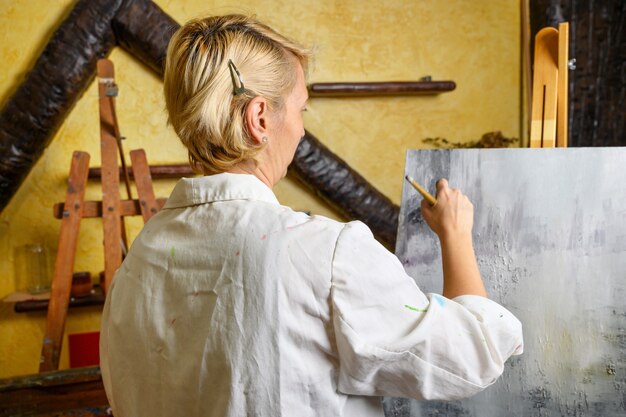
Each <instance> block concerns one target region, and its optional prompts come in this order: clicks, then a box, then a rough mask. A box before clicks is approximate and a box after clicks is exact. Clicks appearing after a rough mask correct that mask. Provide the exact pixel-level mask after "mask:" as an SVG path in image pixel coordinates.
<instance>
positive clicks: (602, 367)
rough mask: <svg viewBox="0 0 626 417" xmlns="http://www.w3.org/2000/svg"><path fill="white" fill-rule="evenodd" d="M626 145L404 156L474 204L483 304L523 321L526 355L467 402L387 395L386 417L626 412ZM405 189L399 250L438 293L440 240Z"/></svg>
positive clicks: (599, 416)
mask: <svg viewBox="0 0 626 417" xmlns="http://www.w3.org/2000/svg"><path fill="white" fill-rule="evenodd" d="M624 160H626V148H578V149H558V150H534V149H533V150H531V149H509V150H454V151H409V152H408V153H407V169H406V172H407V174H410V175H412V176H414V177H415V178H416V179H417V180H418V181H423V183H424V185H425V186H427V187H428V188H430V189H434V184H435V181H436V180H437V179H438V178H441V177H445V178H449V181H450V185H451V186H452V187H458V188H460V189H462V190H463V191H464V192H465V193H466V194H467V195H468V196H469V198H470V200H472V202H473V203H474V206H475V216H474V244H475V249H476V255H477V258H478V263H479V267H480V270H481V273H482V276H483V278H484V280H485V286H486V287H487V291H488V293H489V294H490V296H491V298H493V299H494V300H495V301H497V302H499V303H501V304H503V305H504V306H505V307H507V308H508V309H509V310H510V311H511V312H513V313H514V314H515V315H516V316H517V317H518V318H519V319H520V320H521V322H522V324H523V326H524V344H525V346H524V351H525V352H524V354H523V355H521V356H518V357H514V358H513V359H512V360H510V361H508V362H507V364H506V366H505V371H504V375H503V377H502V378H501V379H500V380H499V381H497V382H496V383H495V384H494V385H493V386H491V387H489V388H488V389H487V390H486V391H484V392H482V393H480V394H478V395H477V396H475V397H474V398H472V399H469V400H463V401H454V402H449V403H429V402H423V403H420V402H417V401H410V402H409V401H408V400H400V399H387V400H386V404H385V405H386V409H387V411H388V413H387V415H388V416H397V417H409V416H411V417H418V416H419V417H421V416H434V415H437V416H448V417H452V416H453V417H460V416H463V417H469V416H476V417H501V416H515V417H517V416H519V417H526V416H544V417H548V416H550V417H552V416H555V417H556V416H594V417H613V416H615V417H617V416H623V415H625V414H626V307H625V305H624V300H625V299H626V192H625V191H624V187H623V184H624V181H626V172H624V169H623V163H624ZM409 187H410V186H409V185H407V186H405V187H404V190H403V202H402V206H401V212H400V227H399V235H398V246H397V251H396V252H397V254H398V257H399V258H400V260H401V261H402V262H403V263H404V265H405V268H406V270H407V272H408V273H409V274H410V275H411V276H412V277H414V278H415V280H416V282H417V283H418V285H419V286H420V287H421V289H422V290H423V291H425V292H438V293H440V292H441V290H442V281H441V277H442V271H441V261H440V257H441V255H440V249H439V244H438V241H437V239H436V237H435V235H434V233H432V232H431V231H430V230H429V229H428V226H427V225H426V224H425V222H424V221H423V218H422V217H421V214H420V213H419V209H417V207H418V206H419V201H420V200H421V198H420V197H418V195H417V193H416V192H415V190H413V189H412V188H409Z"/></svg>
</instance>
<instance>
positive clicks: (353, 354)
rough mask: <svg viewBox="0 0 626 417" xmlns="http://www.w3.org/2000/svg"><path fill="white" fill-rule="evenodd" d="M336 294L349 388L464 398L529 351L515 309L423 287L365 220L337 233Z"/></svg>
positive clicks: (342, 386) (342, 373) (342, 381)
mask: <svg viewBox="0 0 626 417" xmlns="http://www.w3.org/2000/svg"><path fill="white" fill-rule="evenodd" d="M331 299H332V307H333V326H334V330H335V337H336V342H337V349H338V352H339V381H338V389H339V391H341V392H343V393H345V394H352V395H385V396H399V397H410V398H415V399H428V400H432V399H444V400H450V399H457V398H464V397H468V396H471V395H473V394H476V393H478V392H479V391H481V390H483V389H484V388H486V387H487V386H489V385H491V384H492V383H494V382H495V381H496V379H497V378H498V377H499V376H500V375H501V374H502V371H503V369H504V362H505V361H506V360H507V359H508V358H509V357H510V356H511V355H512V354H521V353H522V350H523V341H522V325H521V323H520V322H519V320H518V319H517V318H516V317H515V316H513V314H511V313H510V312H509V311H508V310H506V309H505V308H504V307H502V306H500V305H499V304H497V303H495V302H493V301H491V300H489V299H487V298H484V297H480V296H474V295H464V296H460V297H456V298H454V299H452V300H451V299H447V298H445V297H443V296H441V295H437V294H427V295H426V294H424V293H422V292H421V291H420V289H419V288H418V287H417V285H416V283H415V281H414V280H413V279H412V278H411V277H409V276H408V275H407V274H406V272H405V271H404V268H403V267H402V264H401V263H400V261H399V260H398V258H397V257H396V256H395V255H393V254H392V253H390V252H389V251H388V250H387V249H385V248H384V247H383V246H382V245H380V244H379V243H378V242H377V241H376V240H375V239H374V238H373V236H372V233H371V232H370V230H369V229H368V228H367V226H365V225H364V224H363V223H361V222H351V223H348V224H347V225H346V226H345V227H344V229H343V230H342V232H341V233H340V235H339V237H338V239H337V245H336V248H335V254H334V258H333V265H332V289H331Z"/></svg>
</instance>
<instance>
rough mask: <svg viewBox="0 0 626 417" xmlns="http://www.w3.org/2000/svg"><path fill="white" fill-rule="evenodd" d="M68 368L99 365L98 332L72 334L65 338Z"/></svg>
mask: <svg viewBox="0 0 626 417" xmlns="http://www.w3.org/2000/svg"><path fill="white" fill-rule="evenodd" d="M67 338H68V340H69V346H70V368H80V367H83V366H94V365H100V332H91V333H74V334H70V335H68V336H67Z"/></svg>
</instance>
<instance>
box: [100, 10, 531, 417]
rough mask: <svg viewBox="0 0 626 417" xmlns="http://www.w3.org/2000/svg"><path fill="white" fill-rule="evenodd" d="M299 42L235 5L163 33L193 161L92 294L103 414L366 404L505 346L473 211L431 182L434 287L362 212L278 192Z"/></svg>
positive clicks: (295, 102)
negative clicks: (97, 315)
mask: <svg viewBox="0 0 626 417" xmlns="http://www.w3.org/2000/svg"><path fill="white" fill-rule="evenodd" d="M307 60H308V52H307V51H306V50H305V49H303V48H301V47H300V46H298V45H296V44H295V43H293V42H292V41H290V40H288V39H286V38H284V37H283V36H281V35H279V34H278V33H276V32H275V31H273V30H272V29H270V28H268V27H267V26H265V25H263V24H261V23H259V22H257V21H255V20H253V19H251V18H248V17H244V16H223V17H210V18H206V19H200V20H194V21H191V22H189V23H187V24H186V25H185V26H183V27H182V28H181V29H180V30H179V31H178V32H177V33H176V34H175V35H174V36H173V38H172V40H171V43H170V46H169V49H168V54H167V62H166V70H165V87H164V88H165V98H166V104H167V110H168V113H169V121H170V123H171V124H172V126H173V127H174V129H175V130H176V133H177V134H178V136H179V137H180V138H181V140H182V142H183V143H184V144H185V146H186V147H187V148H188V150H189V160H190V163H191V164H192V166H193V167H194V168H195V169H196V170H197V171H199V172H200V173H201V174H203V176H201V177H198V178H192V179H182V180H181V181H180V182H179V183H178V184H177V185H176V187H175V189H174V190H173V192H172V195H171V196H170V198H169V199H168V201H167V203H166V205H165V206H164V208H163V210H162V211H160V212H159V213H158V214H157V215H155V216H154V217H153V218H152V220H150V222H148V223H147V224H146V226H145V227H144V229H143V230H142V232H141V233H140V235H139V236H138V237H137V239H136V240H135V242H134V243H133V246H132V248H131V249H130V251H129V254H128V256H127V257H126V259H125V261H124V263H123V264H122V266H121V267H120V269H119V271H118V273H117V275H116V279H115V281H114V283H113V285H112V286H111V290H110V292H109V295H108V297H107V302H106V305H105V310H104V315H103V319H102V332H101V340H102V342H101V356H102V358H101V360H102V375H103V380H104V383H105V387H106V391H107V394H108V397H109V400H110V402H111V405H112V407H113V411H114V414H115V415H116V416H117V417H123V416H142V415H145V416H175V415H176V416H179V415H180V416H216V417H217V416H220V417H221V416H272V417H274V416H295V417H305V416H382V415H383V414H382V407H381V402H380V398H379V397H378V396H383V395H389V396H403V397H413V398H417V399H422V398H426V399H452V398H460V397H465V396H469V395H472V394H474V393H476V392H479V391H480V390H482V389H484V388H485V387H487V386H488V385H490V384H491V383H493V382H494V381H495V380H496V379H497V377H498V376H499V375H500V374H501V373H502V370H503V364H504V361H506V359H507V358H508V357H509V356H510V355H511V354H514V353H521V345H522V333H521V324H520V323H519V321H518V320H517V319H516V318H515V317H514V316H513V315H511V313H509V312H508V311H507V310H505V309H504V308H503V307H501V306H499V305H498V304H496V303H494V302H493V301H490V300H488V299H487V298H486V294H485V290H484V287H483V284H482V281H481V278H480V274H479V272H478V268H477V266H476V260H475V256H474V252H473V248H472V240H471V229H472V217H473V208H472V205H471V203H470V202H469V201H468V199H467V198H466V197H465V196H463V195H462V194H461V193H460V192H459V191H458V190H452V189H450V188H448V186H447V183H446V182H445V180H443V181H440V182H439V183H438V186H437V188H438V193H437V197H438V203H437V204H436V205H435V206H434V207H430V206H428V205H427V204H424V203H423V204H422V211H423V214H424V217H425V219H426V220H427V222H428V223H429V225H430V226H431V227H432V229H433V230H434V231H435V232H436V233H437V235H438V236H439V237H440V240H441V245H442V255H443V267H444V283H445V284H444V296H439V295H435V294H429V295H425V294H423V293H422V292H421V291H420V290H419V288H418V287H417V285H416V284H415V282H414V281H413V279H411V278H410V277H409V276H407V275H406V273H405V272H404V270H403V268H402V265H401V264H400V262H399V261H398V259H397V258H396V257H395V256H394V255H393V254H391V253H390V252H388V251H387V250H386V249H385V248H384V247H383V246H381V245H380V244H378V243H377V242H376V240H374V238H373V236H372V234H371V232H370V231H369V229H368V228H367V227H366V226H365V225H364V224H362V223H360V222H350V223H347V224H343V223H339V222H336V221H334V220H330V219H327V218H324V217H320V216H308V215H306V214H303V213H299V212H295V211H293V210H291V209H290V208H288V207H284V206H281V205H280V204H279V203H278V201H277V200H276V197H275V196H274V194H273V193H272V187H273V186H274V185H275V184H276V183H277V182H278V181H279V180H280V179H281V178H282V177H283V176H284V175H285V173H286V170H287V166H288V165H289V163H290V162H291V160H292V158H293V155H294V153H295V150H296V147H297V145H298V141H299V139H300V138H301V137H302V136H303V135H304V129H303V123H302V115H301V113H302V111H304V110H305V106H306V101H307V98H308V96H307V89H306V85H305V75H304V74H305V70H306V66H307Z"/></svg>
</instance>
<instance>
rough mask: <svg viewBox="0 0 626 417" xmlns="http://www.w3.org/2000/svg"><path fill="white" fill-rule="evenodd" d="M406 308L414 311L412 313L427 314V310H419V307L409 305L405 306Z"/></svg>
mask: <svg viewBox="0 0 626 417" xmlns="http://www.w3.org/2000/svg"><path fill="white" fill-rule="evenodd" d="M404 307H406V308H408V309H409V310H412V311H418V312H420V313H425V312H426V309H425V308H417V307H413V306H410V305H408V304H405V305H404Z"/></svg>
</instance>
